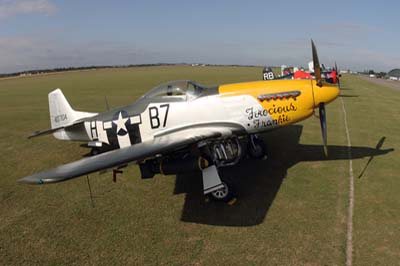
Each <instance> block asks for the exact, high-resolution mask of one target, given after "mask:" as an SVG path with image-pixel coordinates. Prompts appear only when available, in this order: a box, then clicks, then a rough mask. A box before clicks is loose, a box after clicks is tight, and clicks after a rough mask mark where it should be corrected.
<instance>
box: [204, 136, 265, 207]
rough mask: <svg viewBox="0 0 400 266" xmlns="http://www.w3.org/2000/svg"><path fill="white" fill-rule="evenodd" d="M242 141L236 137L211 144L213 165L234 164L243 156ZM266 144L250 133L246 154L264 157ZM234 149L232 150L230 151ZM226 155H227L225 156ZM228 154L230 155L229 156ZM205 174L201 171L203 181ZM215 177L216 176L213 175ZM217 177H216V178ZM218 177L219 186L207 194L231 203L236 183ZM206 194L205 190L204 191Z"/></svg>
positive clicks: (217, 199) (235, 192)
mask: <svg viewBox="0 0 400 266" xmlns="http://www.w3.org/2000/svg"><path fill="white" fill-rule="evenodd" d="M241 145H242V143H240V142H239V141H238V140H237V139H234V140H232V141H225V142H223V143H218V144H216V143H214V145H211V147H210V148H211V151H213V152H212V154H213V156H212V159H213V161H214V164H215V166H216V167H217V171H218V172H220V171H219V170H218V169H220V168H222V167H226V166H233V165H236V164H237V163H238V162H239V161H240V159H241V158H242V156H243V152H242V150H243V149H242V148H241ZM266 150H267V149H266V145H265V143H264V141H263V140H262V139H261V138H259V137H258V136H257V135H255V134H253V135H250V136H249V138H248V142H247V154H248V155H249V157H250V158H254V159H263V158H266ZM232 151H234V152H232ZM227 155H228V156H227ZM229 155H230V156H229ZM205 178H207V176H205V175H204V173H203V182H204V181H205V180H206V179H205ZM214 178H216V177H214ZM216 179H217V178H216ZM218 179H220V187H218V189H213V190H212V191H211V192H210V193H209V194H208V195H209V197H210V198H211V199H212V200H214V201H222V202H227V203H229V204H231V203H232V202H233V201H235V200H236V197H237V184H236V182H235V180H233V179H232V178H229V177H226V176H220V175H218ZM204 192H205V194H207V192H206V190H205V191H204Z"/></svg>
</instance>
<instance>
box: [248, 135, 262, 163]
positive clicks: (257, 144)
mask: <svg viewBox="0 0 400 266" xmlns="http://www.w3.org/2000/svg"><path fill="white" fill-rule="evenodd" d="M253 142H254V146H253V145H252V144H251V140H249V143H248V145H247V151H248V154H249V156H250V157H251V158H254V159H261V158H263V157H264V156H265V154H266V151H267V148H266V146H265V143H264V141H262V140H261V139H254V140H253Z"/></svg>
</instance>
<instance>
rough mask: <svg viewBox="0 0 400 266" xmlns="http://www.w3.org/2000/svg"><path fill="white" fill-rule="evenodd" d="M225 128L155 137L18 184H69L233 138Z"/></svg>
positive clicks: (190, 129) (189, 129) (69, 164)
mask: <svg viewBox="0 0 400 266" xmlns="http://www.w3.org/2000/svg"><path fill="white" fill-rule="evenodd" d="M231 134H232V131H231V130H230V129H228V128H226V127H203V128H188V129H185V130H181V131H178V132H174V133H170V134H168V135H163V136H160V137H156V138H154V139H153V140H151V141H147V142H142V143H138V144H135V145H133V146H129V147H126V148H122V149H118V150H113V151H110V152H106V153H102V154H99V155H96V156H93V157H88V158H83V159H81V160H79V161H75V162H71V163H67V164H64V165H60V166H58V167H55V168H53V169H50V170H47V171H43V172H39V173H36V174H33V175H30V176H26V177H24V178H21V179H19V180H18V182H19V183H26V184H46V183H57V182H61V181H66V180H69V179H72V178H75V177H79V176H82V175H86V174H89V173H93V172H97V171H100V170H104V169H109V168H113V167H116V166H120V165H124V164H127V163H130V162H135V161H141V160H144V159H146V158H149V157H152V156H155V155H157V154H164V153H169V152H173V151H175V150H178V149H180V148H184V147H186V146H188V145H190V144H193V143H197V142H199V141H201V140H205V139H210V138H218V137H222V136H226V135H231Z"/></svg>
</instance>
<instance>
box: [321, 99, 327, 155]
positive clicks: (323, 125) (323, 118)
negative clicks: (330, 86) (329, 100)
mask: <svg viewBox="0 0 400 266" xmlns="http://www.w3.org/2000/svg"><path fill="white" fill-rule="evenodd" d="M319 121H320V123H321V132H322V142H323V144H324V154H325V156H326V157H328V145H327V142H328V140H327V128H326V112H325V104H324V103H320V104H319Z"/></svg>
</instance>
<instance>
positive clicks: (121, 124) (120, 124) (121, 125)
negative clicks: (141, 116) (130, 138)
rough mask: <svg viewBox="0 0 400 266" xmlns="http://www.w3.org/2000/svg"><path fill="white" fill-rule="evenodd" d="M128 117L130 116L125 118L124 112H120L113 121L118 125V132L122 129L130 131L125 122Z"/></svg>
mask: <svg viewBox="0 0 400 266" xmlns="http://www.w3.org/2000/svg"><path fill="white" fill-rule="evenodd" d="M128 119H129V118H123V117H122V112H119V116H118V119H117V120H114V121H113V123H114V124H115V125H117V134H118V132H119V131H120V130H121V129H123V130H124V131H125V132H128V130H127V129H126V125H125V123H126V121H127V120H128Z"/></svg>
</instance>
